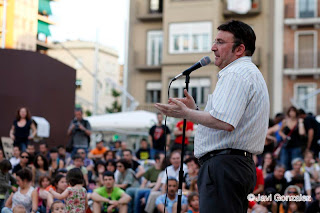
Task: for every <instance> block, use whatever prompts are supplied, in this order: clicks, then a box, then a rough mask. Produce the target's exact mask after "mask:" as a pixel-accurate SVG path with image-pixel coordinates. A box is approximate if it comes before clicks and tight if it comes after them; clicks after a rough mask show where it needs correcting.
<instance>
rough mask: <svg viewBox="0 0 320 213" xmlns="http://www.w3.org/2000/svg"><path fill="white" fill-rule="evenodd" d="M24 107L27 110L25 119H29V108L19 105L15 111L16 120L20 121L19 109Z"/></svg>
mask: <svg viewBox="0 0 320 213" xmlns="http://www.w3.org/2000/svg"><path fill="white" fill-rule="evenodd" d="M23 108H24V109H26V111H27V115H26V119H27V120H31V113H30V110H29V109H28V108H27V107H20V108H19V109H18V110H17V113H16V120H17V121H20V119H21V117H20V110H21V109H23Z"/></svg>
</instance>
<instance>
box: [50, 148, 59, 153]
mask: <svg viewBox="0 0 320 213" xmlns="http://www.w3.org/2000/svg"><path fill="white" fill-rule="evenodd" d="M50 153H58V149H57V148H56V147H52V148H51V149H50Z"/></svg>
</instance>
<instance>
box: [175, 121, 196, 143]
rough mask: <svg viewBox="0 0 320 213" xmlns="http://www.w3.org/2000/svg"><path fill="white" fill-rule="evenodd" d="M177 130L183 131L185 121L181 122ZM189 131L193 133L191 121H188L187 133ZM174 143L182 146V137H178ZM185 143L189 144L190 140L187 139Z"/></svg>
mask: <svg viewBox="0 0 320 213" xmlns="http://www.w3.org/2000/svg"><path fill="white" fill-rule="evenodd" d="M176 128H178V129H179V130H180V131H182V129H183V120H182V121H179V122H178V123H177V125H176ZM188 130H191V131H193V123H192V122H191V121H187V125H186V131H188ZM174 142H175V143H178V144H182V135H179V136H177V137H176V139H175V140H174ZM184 143H185V144H189V140H188V138H187V137H185V140H184Z"/></svg>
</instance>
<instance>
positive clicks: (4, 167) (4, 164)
mask: <svg viewBox="0 0 320 213" xmlns="http://www.w3.org/2000/svg"><path fill="white" fill-rule="evenodd" d="M11 169H12V164H11V163H10V161H9V160H7V159H4V160H2V161H1V162H0V170H1V171H2V172H4V171H6V172H8V171H10V170H11Z"/></svg>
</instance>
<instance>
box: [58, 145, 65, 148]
mask: <svg viewBox="0 0 320 213" xmlns="http://www.w3.org/2000/svg"><path fill="white" fill-rule="evenodd" d="M61 148H63V149H66V147H64V145H59V146H57V149H61Z"/></svg>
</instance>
